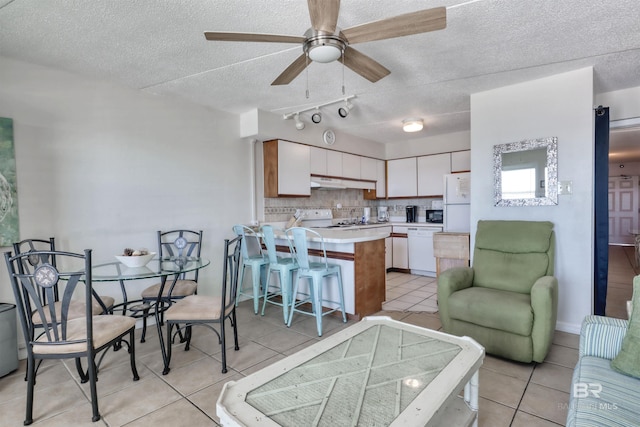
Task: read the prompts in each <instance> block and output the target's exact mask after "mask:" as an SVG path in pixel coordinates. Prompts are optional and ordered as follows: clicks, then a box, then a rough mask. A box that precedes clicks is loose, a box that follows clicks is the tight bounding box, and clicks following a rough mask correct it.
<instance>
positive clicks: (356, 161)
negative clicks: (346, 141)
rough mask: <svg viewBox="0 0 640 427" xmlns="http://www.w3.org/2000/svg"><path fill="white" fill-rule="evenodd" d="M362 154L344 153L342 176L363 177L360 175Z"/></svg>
mask: <svg viewBox="0 0 640 427" xmlns="http://www.w3.org/2000/svg"><path fill="white" fill-rule="evenodd" d="M360 159H361V157H360V156H356V155H355V154H348V153H342V177H343V178H351V179H361V177H360V169H361V166H360Z"/></svg>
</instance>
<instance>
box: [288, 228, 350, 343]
mask: <svg viewBox="0 0 640 427" xmlns="http://www.w3.org/2000/svg"><path fill="white" fill-rule="evenodd" d="M285 234H286V236H287V238H288V239H289V240H290V241H291V242H292V246H291V247H292V250H293V255H294V257H295V259H296V260H297V262H298V278H297V280H296V282H295V286H294V288H293V293H292V302H291V308H290V313H289V319H288V321H287V326H291V321H292V320H293V313H294V312H297V313H303V314H307V315H312V316H315V318H316V326H317V328H318V336H322V317H323V316H326V315H327V314H330V313H333V312H334V311H337V310H340V311H341V312H342V321H343V322H345V323H346V322H347V314H346V312H345V309H344V293H343V288H342V269H341V268H340V265H338V264H331V263H329V262H328V260H327V251H326V249H325V245H324V239H323V237H322V235H321V234H320V233H318V232H317V231H314V230H310V229H308V228H304V227H293V228H290V229H288V230H286V231H285ZM309 237H311V238H314V240H316V241H318V242H319V243H320V252H319V254H318V256H320V257H321V258H322V261H320V262H314V261H311V260H310V259H309V244H308V242H309V241H308V238H309ZM332 276H335V278H336V282H337V286H338V289H337V293H338V299H339V301H332V300H328V299H325V298H323V286H324V285H325V284H329V285H331V283H332V282H331V281H326V280H325V279H326V278H331V277H332ZM302 279H307V282H308V284H309V293H308V294H306V295H302V292H300V291H301V289H300V281H301V280H302ZM297 296H303V298H302V299H300V300H296V298H297ZM309 302H310V303H311V307H312V311H311V312H309V311H306V310H302V309H299V308H298V307H300V306H301V305H303V304H306V303H309ZM326 306H332V307H334V308H331V309H329V310H327V311H323V307H326Z"/></svg>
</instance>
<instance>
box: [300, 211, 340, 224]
mask: <svg viewBox="0 0 640 427" xmlns="http://www.w3.org/2000/svg"><path fill="white" fill-rule="evenodd" d="M296 213H299V218H300V220H301V225H302V226H303V227H307V228H327V227H331V226H332V225H333V213H332V212H331V209H300V210H299V211H298V212H296Z"/></svg>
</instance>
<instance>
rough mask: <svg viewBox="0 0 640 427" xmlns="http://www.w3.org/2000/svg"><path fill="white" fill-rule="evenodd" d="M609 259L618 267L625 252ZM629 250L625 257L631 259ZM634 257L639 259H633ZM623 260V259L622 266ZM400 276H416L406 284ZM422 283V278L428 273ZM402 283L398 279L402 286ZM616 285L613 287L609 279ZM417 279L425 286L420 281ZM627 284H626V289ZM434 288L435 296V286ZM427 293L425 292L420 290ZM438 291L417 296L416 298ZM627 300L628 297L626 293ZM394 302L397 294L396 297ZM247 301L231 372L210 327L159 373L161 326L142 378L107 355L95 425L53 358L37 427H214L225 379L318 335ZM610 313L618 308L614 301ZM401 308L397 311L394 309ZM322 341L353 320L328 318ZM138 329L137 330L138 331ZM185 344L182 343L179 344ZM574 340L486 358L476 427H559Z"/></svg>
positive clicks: (407, 318) (12, 392) (82, 387)
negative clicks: (520, 358)
mask: <svg viewBox="0 0 640 427" xmlns="http://www.w3.org/2000/svg"><path fill="white" fill-rule="evenodd" d="M615 252H616V253H614V255H613V256H612V257H610V263H611V265H612V266H614V265H615V264H616V263H617V260H618V258H620V257H621V255H620V254H621V253H625V252H624V250H623V252H619V251H615ZM625 256H626V255H625ZM632 259H633V258H632ZM620 264H621V265H622V264H623V263H622V262H621V263H620ZM626 270H627V271H626V273H625V272H624V271H622V270H620V269H618V268H616V267H614V268H611V274H612V276H615V277H616V280H617V281H616V282H615V283H619V284H620V287H621V288H623V285H624V284H625V283H626V284H630V283H631V277H633V276H630V277H626V276H623V275H624V274H635V270H633V269H631V271H633V273H629V271H628V270H629V269H628V268H627V269H626ZM388 279H389V282H390V283H389V291H390V292H393V290H394V289H397V288H398V287H402V288H401V289H409V292H404V294H405V295H406V294H410V293H411V292H416V290H419V288H425V287H432V286H433V285H434V283H435V282H429V283H426V282H424V283H420V280H421V279H420V278H419V277H413V278H410V277H401V276H397V275H396V274H389V277H388ZM403 279H410V280H409V281H408V282H407V281H405V280H403ZM423 279H424V278H423ZM398 283H400V284H398ZM610 283H612V282H611V281H610ZM415 285H420V286H415ZM629 286H630V285H629ZM428 292H431V290H429V291H428ZM414 296H418V297H422V296H425V295H418V294H414ZM431 297H433V295H431V296H426V297H425V298H422V299H421V298H417V300H418V301H420V302H418V303H414V304H413V305H412V306H415V305H416V304H420V303H422V302H423V301H424V300H425V299H426V300H429V299H432V298H431ZM622 298H624V297H622ZM395 299H398V297H396V298H395ZM251 305H252V304H251V302H249V301H246V302H243V303H241V304H240V306H239V308H238V329H239V335H240V351H238V352H235V351H233V349H232V348H231V349H230V350H229V352H228V364H229V372H228V373H227V374H221V373H220V348H219V346H218V344H217V339H216V337H215V336H214V335H213V333H212V332H209V331H208V330H206V329H203V328H200V329H199V330H196V331H194V341H193V345H192V349H191V350H190V351H189V352H184V351H181V350H180V348H176V349H175V350H174V358H173V360H172V363H171V368H172V369H171V372H170V373H169V374H168V375H162V372H161V371H162V357H161V355H160V351H159V348H158V339H157V334H156V329H155V328H154V327H152V328H150V329H149V331H148V335H149V336H148V338H147V342H146V343H144V344H140V343H139V342H138V343H136V359H137V365H138V371H139V373H140V380H139V381H137V382H134V381H132V379H131V372H130V370H129V365H128V358H127V357H126V354H124V353H110V354H109V355H108V356H107V357H106V358H105V361H104V362H103V365H102V368H101V375H100V381H99V382H98V393H99V403H100V411H101V414H102V419H101V420H100V421H98V422H96V423H92V422H91V405H90V403H89V400H88V398H87V396H88V387H87V385H86V384H79V382H78V378H77V373H76V372H75V368H74V366H73V364H71V363H69V362H66V363H63V362H59V361H47V362H45V363H44V364H43V366H42V367H41V370H40V373H39V374H38V379H37V385H36V392H35V409H34V418H35V421H34V424H33V425H35V426H46V427H55V426H65V427H67V426H94V427H95V426H111V427H115V426H127V427H137V426H147V425H156V426H182V425H189V426H194V427H198V426H216V425H218V424H217V421H218V418H217V416H216V413H215V404H216V400H217V398H218V395H219V394H220V391H221V389H222V386H223V384H224V383H225V382H226V381H230V380H235V379H239V378H242V377H244V376H246V375H249V374H251V373H252V372H255V371H257V370H258V369H262V368H264V367H267V366H269V365H270V364H272V363H274V362H275V361H277V360H280V359H282V358H284V357H286V356H288V355H290V354H292V353H294V352H296V351H298V350H300V349H302V348H305V347H307V346H309V345H311V344H313V343H315V342H317V341H318V340H320V339H321V338H318V337H317V335H316V331H315V320H314V319H313V318H311V317H307V316H302V315H297V316H296V318H294V322H293V324H292V326H291V328H287V327H286V326H285V325H283V324H282V312H281V309H280V308H279V307H276V306H271V305H270V306H268V307H267V311H266V314H265V316H264V317H262V316H259V315H254V314H253V309H252V307H251ZM611 306H612V310H613V304H612V305H611ZM397 310H401V309H397ZM378 314H380V315H389V316H391V317H393V318H394V319H397V320H402V321H404V322H407V323H411V324H415V325H419V326H423V327H426V328H431V329H435V330H438V329H441V324H440V320H439V318H438V315H437V314H429V313H417V312H403V311H388V312H387V311H382V312H380V313H378ZM324 320H325V321H324V331H325V332H324V337H326V336H329V335H331V334H332V333H335V332H337V331H339V330H341V329H342V328H344V327H347V326H349V325H350V324H352V322H349V323H347V324H346V325H345V324H343V323H342V322H341V321H340V320H339V319H337V318H333V317H325V319H324ZM138 335H139V331H138ZM176 347H180V346H178V345H177V346H176ZM577 348H578V336H577V335H573V334H568V333H564V332H556V334H555V337H554V340H553V345H552V348H551V352H550V353H549V355H548V357H547V359H546V361H545V362H544V363H542V364H535V363H532V364H523V363H515V362H511V361H507V360H504V359H500V358H496V357H493V356H489V355H488V356H486V358H485V360H484V364H483V366H482V368H481V369H480V413H479V425H480V426H491V427H499V426H514V427H521V426H527V427H531V426H556V425H563V424H564V421H565V417H566V408H567V404H568V399H569V394H568V391H569V389H570V383H571V373H572V370H573V367H574V365H575V363H576V362H577V358H578V350H577ZM24 370H25V363H24V361H21V363H20V369H19V370H18V371H16V372H14V373H12V374H9V375H7V376H5V377H3V378H0V425H1V426H20V425H22V422H23V420H24V410H25V401H26V397H25V394H26V393H25V390H26V383H25V382H24Z"/></svg>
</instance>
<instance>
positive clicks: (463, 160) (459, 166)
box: [451, 150, 471, 172]
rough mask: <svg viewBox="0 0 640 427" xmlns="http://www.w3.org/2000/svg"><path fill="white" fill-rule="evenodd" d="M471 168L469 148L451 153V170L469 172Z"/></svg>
mask: <svg viewBox="0 0 640 427" xmlns="http://www.w3.org/2000/svg"><path fill="white" fill-rule="evenodd" d="M470 170H471V150H465V151H454V152H452V153H451V172H469V171H470Z"/></svg>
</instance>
